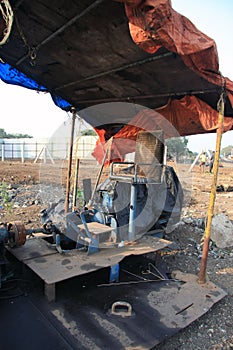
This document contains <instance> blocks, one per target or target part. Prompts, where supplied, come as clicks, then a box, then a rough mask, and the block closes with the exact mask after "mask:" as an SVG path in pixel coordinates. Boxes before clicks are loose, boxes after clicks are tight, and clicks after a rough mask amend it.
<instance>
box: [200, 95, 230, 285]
mask: <svg viewBox="0 0 233 350" xmlns="http://www.w3.org/2000/svg"><path fill="white" fill-rule="evenodd" d="M218 110H219V114H218V128H217V138H216V148H215V157H214V165H213V178H212V185H211V192H210V202H209V208H208V213H207V224H206V229H205V234H204V244H203V249H202V259H201V266H200V273H199V280H198V282H199V283H200V284H203V283H205V282H206V265H207V258H208V250H209V242H210V233H211V224H212V218H213V213H214V204H215V198H216V189H217V180H218V169H219V158H220V150H221V140H222V134H223V126H224V124H223V123H224V94H223V93H222V94H221V96H220V99H219V103H218Z"/></svg>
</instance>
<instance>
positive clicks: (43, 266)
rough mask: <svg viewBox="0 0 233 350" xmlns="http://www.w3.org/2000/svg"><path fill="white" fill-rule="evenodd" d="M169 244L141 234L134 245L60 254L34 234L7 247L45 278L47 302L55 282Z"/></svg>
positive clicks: (108, 265)
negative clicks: (13, 246)
mask: <svg viewBox="0 0 233 350" xmlns="http://www.w3.org/2000/svg"><path fill="white" fill-rule="evenodd" d="M169 245H171V242H170V241H167V240H164V239H159V238H156V237H152V236H143V237H142V238H141V239H140V240H138V241H136V242H133V244H126V245H125V246H123V247H120V248H118V246H117V245H116V246H115V247H113V248H105V249H101V250H100V251H99V252H98V253H95V254H92V255H87V254H86V252H83V251H79V250H76V249H74V250H72V251H70V252H67V253H65V254H59V253H58V252H57V250H55V249H51V245H50V244H48V243H47V242H46V241H45V240H44V239H43V238H41V237H39V238H38V237H33V238H29V239H27V241H26V243H25V245H23V246H21V247H18V248H10V247H8V248H7V249H8V251H9V252H10V253H11V254H13V255H14V256H15V257H16V258H17V259H18V260H19V261H21V262H23V263H24V264H25V265H27V266H28V267H29V268H30V269H31V270H33V271H34V272H35V273H36V274H37V275H38V276H39V277H40V278H41V279H42V280H43V281H44V292H45V296H46V297H47V299H48V301H53V300H55V297H56V291H55V288H56V283H57V282H61V281H64V280H67V279H69V278H72V277H76V276H80V275H83V274H86V273H89V272H93V271H96V270H99V269H102V268H105V267H110V266H114V265H115V264H117V263H119V262H120V261H121V260H123V259H124V258H125V257H127V256H129V255H142V254H146V253H151V252H156V251H158V250H161V249H163V248H165V247H168V246H169Z"/></svg>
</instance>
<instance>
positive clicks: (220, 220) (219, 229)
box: [211, 213, 233, 248]
mask: <svg viewBox="0 0 233 350" xmlns="http://www.w3.org/2000/svg"><path fill="white" fill-rule="evenodd" d="M211 239H212V241H214V242H215V244H216V246H217V247H218V248H227V247H232V246H233V224H232V222H231V221H230V220H229V218H228V217H227V216H226V215H225V214H223V213H221V214H218V215H216V216H214V217H213V220H212V226H211Z"/></svg>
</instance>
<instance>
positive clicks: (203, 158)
mask: <svg viewBox="0 0 233 350" xmlns="http://www.w3.org/2000/svg"><path fill="white" fill-rule="evenodd" d="M206 162H207V156H206V153H205V152H202V154H201V155H200V164H199V167H200V172H201V173H204V172H205V167H206Z"/></svg>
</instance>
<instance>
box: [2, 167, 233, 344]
mask: <svg viewBox="0 0 233 350" xmlns="http://www.w3.org/2000/svg"><path fill="white" fill-rule="evenodd" d="M189 166H190V165H182V166H178V167H177V169H176V170H177V173H178V175H179V177H180V179H181V181H182V184H183V187H184V192H185V206H184V209H183V214H182V220H181V223H180V224H179V225H177V227H176V228H175V230H174V231H173V232H171V233H167V236H166V238H167V239H169V240H171V241H173V242H174V243H175V247H176V249H175V250H172V251H166V252H164V254H163V259H164V260H165V261H166V263H167V265H168V267H169V269H171V270H181V271H183V272H186V273H192V274H195V275H197V276H198V273H199V267H200V261H201V239H202V237H203V233H204V229H203V227H201V226H200V225H198V224H197V222H198V220H197V219H201V220H202V221H203V220H205V218H206V215H207V210H208V205H209V197H210V188H211V182H212V174H209V173H208V172H206V173H204V174H201V173H200V171H199V168H198V166H196V167H194V169H193V171H192V172H191V173H190V172H188V169H189ZM174 168H176V166H174ZM0 169H1V171H0V183H2V182H5V183H6V184H7V186H8V191H9V193H10V196H11V197H12V203H13V204H14V205H13V206H12V208H10V209H11V210H8V211H7V210H6V208H4V207H3V208H2V209H0V221H1V222H9V221H12V220H21V221H23V222H24V223H25V224H26V227H35V226H39V227H40V217H39V212H40V211H41V210H42V209H43V208H44V206H45V204H46V203H45V201H43V198H42V199H41V198H40V183H44V184H46V185H48V186H52V185H59V186H61V184H63V185H64V184H65V182H66V164H65V163H62V164H56V165H55V166H52V165H49V164H46V165H44V164H33V163H29V162H27V163H24V164H21V163H20V162H10V161H7V162H2V163H1V164H0ZM97 173H98V167H97V165H96V163H88V164H81V166H80V179H79V180H80V182H81V179H82V177H85V176H87V175H88V176H92V178H93V181H92V182H93V184H94V177H95V175H96V174H97ZM232 185H233V164H225V163H224V164H223V167H220V169H219V177H218V186H219V189H220V190H221V189H228V190H229V191H221V192H217V196H216V203H215V209H214V214H218V213H224V214H226V215H227V216H228V218H229V219H230V220H231V221H233V192H232V191H230V189H231V187H230V186H232ZM51 192H52V191H51ZM52 193H53V192H52ZM38 194H39V195H38ZM54 196H55V194H54ZM53 200H56V198H53ZM187 219H188V220H187ZM207 275H208V278H209V279H210V280H211V281H212V282H213V283H215V284H216V285H218V286H219V287H221V288H222V289H224V290H225V291H226V292H227V293H228V295H227V296H226V297H225V298H224V299H222V300H221V301H220V302H219V303H217V304H216V305H214V306H213V307H212V309H211V310H210V311H208V312H207V313H206V314H205V315H204V316H202V317H201V318H200V319H198V320H196V321H195V322H194V323H192V324H191V325H190V326H189V327H187V328H186V329H184V330H182V331H181V332H179V333H178V334H176V335H175V336H173V337H172V338H170V339H168V340H166V341H165V342H164V343H162V344H159V345H158V346H156V347H155V349H160V350H173V349H183V350H189V349H193V350H194V349H195V350H197V349H214V350H218V349H233V249H232V247H227V248H224V249H223V248H222V249H220V248H218V247H217V246H216V245H215V244H214V243H212V242H211V245H210V249H209V257H208V266H207Z"/></svg>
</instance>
